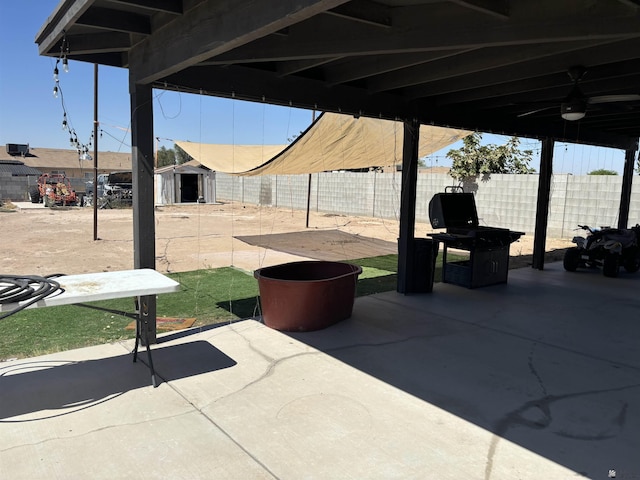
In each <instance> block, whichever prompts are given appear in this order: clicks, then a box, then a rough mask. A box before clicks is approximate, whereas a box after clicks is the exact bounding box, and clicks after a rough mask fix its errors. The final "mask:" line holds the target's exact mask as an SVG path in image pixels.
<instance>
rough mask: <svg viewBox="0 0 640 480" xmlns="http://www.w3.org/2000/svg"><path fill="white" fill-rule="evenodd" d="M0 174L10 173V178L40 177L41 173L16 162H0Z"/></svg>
mask: <svg viewBox="0 0 640 480" xmlns="http://www.w3.org/2000/svg"><path fill="white" fill-rule="evenodd" d="M0 173H10V174H11V176H12V177H26V176H38V177H39V176H40V175H41V174H42V172H41V171H40V170H38V169H36V168H32V167H28V166H27V165H25V164H24V163H23V162H20V161H18V160H0Z"/></svg>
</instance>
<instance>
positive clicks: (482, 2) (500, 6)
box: [449, 0, 509, 20]
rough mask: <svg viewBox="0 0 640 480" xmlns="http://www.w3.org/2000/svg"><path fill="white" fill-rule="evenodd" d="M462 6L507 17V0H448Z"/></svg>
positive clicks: (495, 15) (497, 16)
mask: <svg viewBox="0 0 640 480" xmlns="http://www.w3.org/2000/svg"><path fill="white" fill-rule="evenodd" d="M449 1H450V2H453V3H455V4H457V5H460V6H462V7H466V8H470V9H472V10H476V11H478V12H482V13H486V14H487V15H491V16H493V17H496V18H499V19H502V20H506V19H508V18H509V0H449Z"/></svg>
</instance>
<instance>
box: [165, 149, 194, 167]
mask: <svg viewBox="0 0 640 480" xmlns="http://www.w3.org/2000/svg"><path fill="white" fill-rule="evenodd" d="M157 155H158V165H157V166H158V167H166V166H167V165H182V164H183V163H185V162H188V161H189V160H192V158H191V156H190V155H189V154H188V153H187V152H185V151H184V150H183V149H181V148H180V147H179V146H178V145H175V144H174V146H173V148H166V147H165V146H162V147H160V148H159V149H158V152H157Z"/></svg>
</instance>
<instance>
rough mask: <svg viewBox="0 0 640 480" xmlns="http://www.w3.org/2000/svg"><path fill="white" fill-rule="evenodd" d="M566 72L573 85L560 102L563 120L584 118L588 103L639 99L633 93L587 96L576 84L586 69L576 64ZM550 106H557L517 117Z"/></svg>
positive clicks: (639, 96) (637, 95) (595, 103)
mask: <svg viewBox="0 0 640 480" xmlns="http://www.w3.org/2000/svg"><path fill="white" fill-rule="evenodd" d="M567 73H568V74H569V78H571V81H572V82H573V86H572V87H571V90H570V91H569V94H568V95H567V96H566V97H565V98H564V99H563V100H562V102H561V103H560V116H562V118H564V119H565V120H568V121H572V122H573V121H576V120H580V119H581V118H584V116H585V115H586V113H587V109H588V107H589V105H598V104H608V103H618V102H636V101H640V95H639V94H635V93H629V94H619V95H598V96H593V97H588V96H586V95H585V94H584V93H582V90H580V87H579V86H578V83H580V80H582V78H583V77H584V76H585V74H586V73H587V69H586V68H585V67H583V66H581V65H577V66H574V67H571V68H569V70H568V71H567ZM550 108H557V105H553V106H547V107H544V108H539V109H537V110H532V111H530V112H526V113H522V114H520V115H518V117H526V116H528V115H533V114H535V113H538V112H542V111H544V110H548V109H550Z"/></svg>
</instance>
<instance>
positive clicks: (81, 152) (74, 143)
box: [53, 32, 93, 160]
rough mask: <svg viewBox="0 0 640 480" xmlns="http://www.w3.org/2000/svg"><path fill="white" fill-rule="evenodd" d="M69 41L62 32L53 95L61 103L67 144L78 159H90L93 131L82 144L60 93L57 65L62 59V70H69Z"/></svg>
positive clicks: (54, 69)
mask: <svg viewBox="0 0 640 480" xmlns="http://www.w3.org/2000/svg"><path fill="white" fill-rule="evenodd" d="M68 55H69V42H68V41H67V37H66V35H65V34H64V32H63V37H62V42H61V44H60V55H58V58H57V59H56V64H55V66H54V68H53V81H54V86H53V96H54V97H55V98H58V97H60V103H61V105H62V130H63V131H68V132H69V145H70V146H71V147H72V148H75V149H76V150H77V152H78V160H91V155H89V147H91V145H92V143H93V131H92V132H91V137H90V138H89V142H88V143H87V144H83V143H81V142H80V141H79V140H78V135H77V134H76V131H75V129H74V128H73V125H72V123H71V119H70V118H69V115H68V113H67V109H66V107H65V103H64V95H63V94H62V87H61V86H60V71H59V70H58V65H59V64H60V62H61V61H62V70H63V71H64V72H65V73H67V72H69V59H68Z"/></svg>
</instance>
